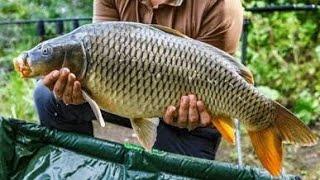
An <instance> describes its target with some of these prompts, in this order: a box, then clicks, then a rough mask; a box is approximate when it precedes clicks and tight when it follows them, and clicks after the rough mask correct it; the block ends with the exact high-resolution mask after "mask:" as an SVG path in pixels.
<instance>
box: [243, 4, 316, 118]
mask: <svg viewBox="0 0 320 180" xmlns="http://www.w3.org/2000/svg"><path fill="white" fill-rule="evenodd" d="M272 2H273V3H278V4H285V3H286V2H287V3H288V2H289V1H284V0H282V1H276V2H275V1H272ZM291 2H295V3H301V2H304V3H308V2H305V1H291ZM309 3H311V2H309ZM267 4H269V2H268V1H251V2H250V3H248V4H247V5H248V6H250V7H251V6H265V5H267ZM246 16H247V17H248V18H249V19H250V20H251V25H250V34H249V37H248V44H249V47H248V64H249V65H248V66H249V68H250V69H251V70H252V71H253V74H254V77H255V79H256V82H257V83H258V86H259V85H263V86H267V87H269V88H271V89H273V90H276V91H277V92H278V94H279V96H278V97H277V98H276V99H277V100H278V101H280V102H281V103H282V104H284V105H286V106H287V107H288V108H290V109H291V110H293V112H295V113H296V114H297V115H298V117H300V118H301V119H302V120H303V121H304V122H306V123H310V122H314V121H316V120H318V119H319V117H320V108H319V105H320V88H319V86H320V78H319V77H320V52H319V49H320V35H319V30H320V21H319V19H320V11H319V10H318V11H314V12H295V13H293V12H286V13H279V12H276V13H272V14H269V13H264V14H251V13H247V14H246Z"/></svg>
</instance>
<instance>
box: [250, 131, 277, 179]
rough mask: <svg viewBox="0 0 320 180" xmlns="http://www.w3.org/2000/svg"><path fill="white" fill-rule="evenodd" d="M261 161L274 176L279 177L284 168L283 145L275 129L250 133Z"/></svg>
mask: <svg viewBox="0 0 320 180" xmlns="http://www.w3.org/2000/svg"><path fill="white" fill-rule="evenodd" d="M248 134H249V136H250V138H251V142H252V145H253V148H254V151H255V152H256V153H257V156H258V158H259V160H260V161H261V164H262V166H263V167H264V168H266V169H267V170H268V171H269V172H270V174H272V175H273V176H279V175H280V173H281V167H282V143H281V138H280V137H279V136H278V135H277V133H276V131H275V129H274V128H272V127H269V128H267V129H264V130H261V131H251V132H250V131H249V132H248Z"/></svg>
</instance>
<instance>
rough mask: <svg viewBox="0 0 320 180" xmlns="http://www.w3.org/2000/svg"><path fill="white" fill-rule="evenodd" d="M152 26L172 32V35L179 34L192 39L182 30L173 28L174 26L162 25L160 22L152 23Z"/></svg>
mask: <svg viewBox="0 0 320 180" xmlns="http://www.w3.org/2000/svg"><path fill="white" fill-rule="evenodd" d="M150 26H152V27H154V28H157V29H160V30H161V31H164V32H166V33H169V34H172V35H176V36H179V37H183V38H188V39H190V37H188V36H187V35H185V34H183V33H181V32H180V31H177V30H175V29H172V28H170V27H167V26H162V25H159V24H150Z"/></svg>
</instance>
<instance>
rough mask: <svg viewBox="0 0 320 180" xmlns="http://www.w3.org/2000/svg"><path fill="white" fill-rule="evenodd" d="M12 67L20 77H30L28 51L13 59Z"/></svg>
mask: <svg viewBox="0 0 320 180" xmlns="http://www.w3.org/2000/svg"><path fill="white" fill-rule="evenodd" d="M13 64H14V68H15V70H16V71H17V72H19V73H20V75H21V76H22V77H25V78H26V77H30V75H31V73H32V70H31V67H30V64H29V63H28V53H23V54H21V55H20V56H18V57H17V58H15V59H13Z"/></svg>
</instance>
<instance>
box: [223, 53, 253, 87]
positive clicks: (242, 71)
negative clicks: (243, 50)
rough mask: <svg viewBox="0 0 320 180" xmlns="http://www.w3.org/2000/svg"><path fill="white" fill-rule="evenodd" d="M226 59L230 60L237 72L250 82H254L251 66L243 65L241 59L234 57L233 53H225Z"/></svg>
mask: <svg viewBox="0 0 320 180" xmlns="http://www.w3.org/2000/svg"><path fill="white" fill-rule="evenodd" d="M224 56H225V59H227V60H228V62H230V63H231V64H232V65H233V66H234V67H235V68H236V70H237V73H238V74H239V75H240V76H241V77H242V78H243V79H244V80H246V81H247V82H248V83H249V84H254V79H253V75H252V73H251V71H250V69H249V68H247V67H246V66H245V65H243V64H242V63H241V62H240V61H238V60H237V59H236V58H234V57H232V56H231V55H229V54H227V53H224Z"/></svg>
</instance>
